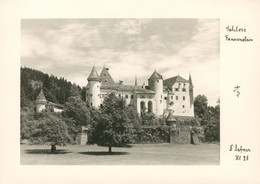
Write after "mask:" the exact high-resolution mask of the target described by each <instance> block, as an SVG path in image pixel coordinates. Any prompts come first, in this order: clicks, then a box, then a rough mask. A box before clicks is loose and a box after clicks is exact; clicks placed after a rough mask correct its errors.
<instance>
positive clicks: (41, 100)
mask: <svg viewBox="0 0 260 184" xmlns="http://www.w3.org/2000/svg"><path fill="white" fill-rule="evenodd" d="M36 102H47V100H46V98H45V96H44V94H43V91H42V89H41V92H40V94H39V95H38V96H37V99H36Z"/></svg>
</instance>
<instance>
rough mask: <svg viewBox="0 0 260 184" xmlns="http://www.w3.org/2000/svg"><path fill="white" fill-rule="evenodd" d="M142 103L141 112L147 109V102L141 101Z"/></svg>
mask: <svg viewBox="0 0 260 184" xmlns="http://www.w3.org/2000/svg"><path fill="white" fill-rule="evenodd" d="M140 105H141V112H143V111H145V102H144V101H141V103H140Z"/></svg>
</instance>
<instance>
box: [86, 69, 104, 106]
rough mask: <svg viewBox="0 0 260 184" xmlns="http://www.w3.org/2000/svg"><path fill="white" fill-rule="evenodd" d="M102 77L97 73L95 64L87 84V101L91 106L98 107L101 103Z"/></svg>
mask: <svg viewBox="0 0 260 184" xmlns="http://www.w3.org/2000/svg"><path fill="white" fill-rule="evenodd" d="M100 85H101V82H100V77H99V75H98V73H97V70H96V68H95V66H93V68H92V70H91V73H90V75H89V77H88V85H87V97H86V98H87V102H88V103H89V105H90V106H92V107H96V108H98V107H99V106H100V103H101V99H100Z"/></svg>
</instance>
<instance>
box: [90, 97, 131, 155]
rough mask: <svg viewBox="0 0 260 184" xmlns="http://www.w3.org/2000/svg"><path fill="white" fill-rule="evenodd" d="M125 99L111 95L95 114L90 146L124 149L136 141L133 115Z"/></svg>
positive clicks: (109, 150)
mask: <svg viewBox="0 0 260 184" xmlns="http://www.w3.org/2000/svg"><path fill="white" fill-rule="evenodd" d="M129 110H130V109H129V108H128V107H126V105H125V101H124V100H123V98H117V97H116V96H115V94H113V93H111V94H109V95H108V96H107V97H106V98H105V100H104V102H103V104H102V105H101V106H100V109H99V110H95V114H93V123H92V124H91V126H90V131H89V138H88V144H97V145H99V146H106V147H108V148H109V149H108V152H109V153H111V152H112V147H124V146H126V145H127V144H129V143H132V142H133V141H134V125H133V121H135V120H134V116H133V114H131V113H129Z"/></svg>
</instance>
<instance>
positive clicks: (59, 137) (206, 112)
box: [20, 68, 220, 152]
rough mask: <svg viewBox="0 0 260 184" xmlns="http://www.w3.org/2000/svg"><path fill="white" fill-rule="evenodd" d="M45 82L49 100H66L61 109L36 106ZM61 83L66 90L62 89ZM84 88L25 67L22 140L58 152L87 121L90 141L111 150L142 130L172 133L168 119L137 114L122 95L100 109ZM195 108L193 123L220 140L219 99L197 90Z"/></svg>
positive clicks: (164, 134) (160, 138) (112, 96)
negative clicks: (37, 108) (214, 102)
mask: <svg viewBox="0 0 260 184" xmlns="http://www.w3.org/2000/svg"><path fill="white" fill-rule="evenodd" d="M66 86H67V87H66ZM41 88H43V89H44V90H45V92H44V94H45V95H46V94H47V95H46V98H47V100H49V101H52V102H56V103H60V104H63V105H64V109H63V112H62V113H54V112H50V111H48V110H46V111H45V112H41V113H36V112H35V110H34V108H33V106H34V101H35V99H36V97H37V95H38V94H39V89H41ZM65 88H66V89H65ZM62 89H64V90H65V91H63V93H61V90H62ZM84 91H85V89H84V88H83V89H82V88H80V87H79V86H77V85H76V84H72V83H71V82H68V81H67V80H65V79H64V78H60V79H58V78H57V77H54V76H49V75H47V74H43V73H42V72H39V71H36V70H32V69H28V68H21V113H20V115H21V124H20V125H21V131H20V137H21V140H24V139H27V140H29V142H30V143H31V144H48V145H51V151H52V152H55V150H56V146H57V145H60V146H64V145H66V144H73V143H75V140H76V136H77V134H78V133H79V132H81V130H82V127H88V144H97V145H99V146H106V147H108V151H109V152H111V151H112V147H122V146H127V145H128V144H130V143H135V142H136V139H137V138H138V136H139V140H140V139H142V140H146V139H147V138H148V139H156V140H157V141H165V140H166V139H167V137H168V136H169V135H170V133H171V129H170V127H169V126H166V124H165V119H163V118H158V117H156V116H155V115H154V114H153V113H148V112H142V113H141V114H140V115H139V114H138V113H137V111H136V109H135V107H134V106H131V105H130V106H127V105H126V103H125V101H124V99H123V98H120V97H116V95H115V94H113V93H111V94H109V95H108V96H107V97H106V98H105V100H104V102H103V104H102V105H101V106H100V108H99V109H95V108H91V107H89V106H88V105H87V103H86V101H85V94H84ZM26 92H28V93H29V94H26ZM58 92H60V94H59V93H58ZM194 112H195V120H196V121H192V123H193V122H198V124H199V125H201V126H204V128H205V131H204V132H205V136H206V138H207V140H209V141H219V124H220V123H219V122H220V118H219V116H220V101H219V100H218V104H217V105H216V106H215V107H211V106H208V102H207V97H206V96H205V95H198V96H197V97H196V98H195V101H194ZM193 124H194V123H193ZM151 132H153V134H151ZM150 134H151V135H150ZM144 135H145V136H146V137H144ZM155 136H156V138H155ZM140 137H141V138H140Z"/></svg>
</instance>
